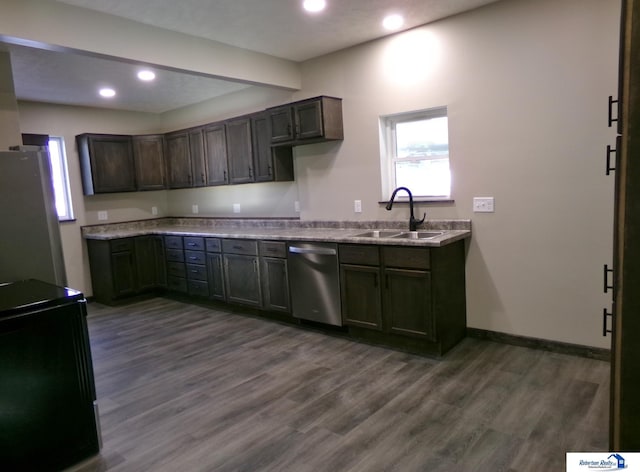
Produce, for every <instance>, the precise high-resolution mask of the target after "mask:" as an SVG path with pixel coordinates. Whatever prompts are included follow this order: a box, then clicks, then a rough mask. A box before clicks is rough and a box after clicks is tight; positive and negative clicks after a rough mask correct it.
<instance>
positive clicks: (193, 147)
mask: <svg viewBox="0 0 640 472" xmlns="http://www.w3.org/2000/svg"><path fill="white" fill-rule="evenodd" d="M165 140H166V143H167V173H168V177H169V178H168V181H169V182H168V183H169V188H187V187H204V186H205V185H207V183H206V182H207V177H206V165H205V154H204V153H205V148H204V132H203V128H202V127H198V128H191V129H187V130H181V131H175V132H173V133H168V134H167V135H165Z"/></svg>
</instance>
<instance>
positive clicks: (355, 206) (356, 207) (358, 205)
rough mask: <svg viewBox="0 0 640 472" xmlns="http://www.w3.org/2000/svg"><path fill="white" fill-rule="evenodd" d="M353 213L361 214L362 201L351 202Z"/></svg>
mask: <svg viewBox="0 0 640 472" xmlns="http://www.w3.org/2000/svg"><path fill="white" fill-rule="evenodd" d="M353 211H354V212H355V213H362V200H354V201H353Z"/></svg>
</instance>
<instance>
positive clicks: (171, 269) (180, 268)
mask: <svg viewBox="0 0 640 472" xmlns="http://www.w3.org/2000/svg"><path fill="white" fill-rule="evenodd" d="M167 275H168V276H169V277H181V278H183V279H184V278H185V277H186V276H187V272H186V270H185V268H184V263H182V262H167Z"/></svg>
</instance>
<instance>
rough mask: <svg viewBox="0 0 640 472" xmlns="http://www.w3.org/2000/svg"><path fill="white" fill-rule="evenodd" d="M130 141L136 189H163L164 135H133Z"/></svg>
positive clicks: (164, 179)
mask: <svg viewBox="0 0 640 472" xmlns="http://www.w3.org/2000/svg"><path fill="white" fill-rule="evenodd" d="M132 141H133V160H134V163H135V171H136V172H135V174H136V189H137V190H163V189H165V188H166V178H165V162H164V135H162V134H147V135H140V136H133V138H132Z"/></svg>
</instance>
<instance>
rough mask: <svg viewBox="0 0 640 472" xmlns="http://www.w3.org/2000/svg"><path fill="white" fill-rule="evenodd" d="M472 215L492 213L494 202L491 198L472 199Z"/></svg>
mask: <svg viewBox="0 0 640 472" xmlns="http://www.w3.org/2000/svg"><path fill="white" fill-rule="evenodd" d="M473 211H474V213H493V212H494V211H495V210H494V200H493V197H473Z"/></svg>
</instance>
